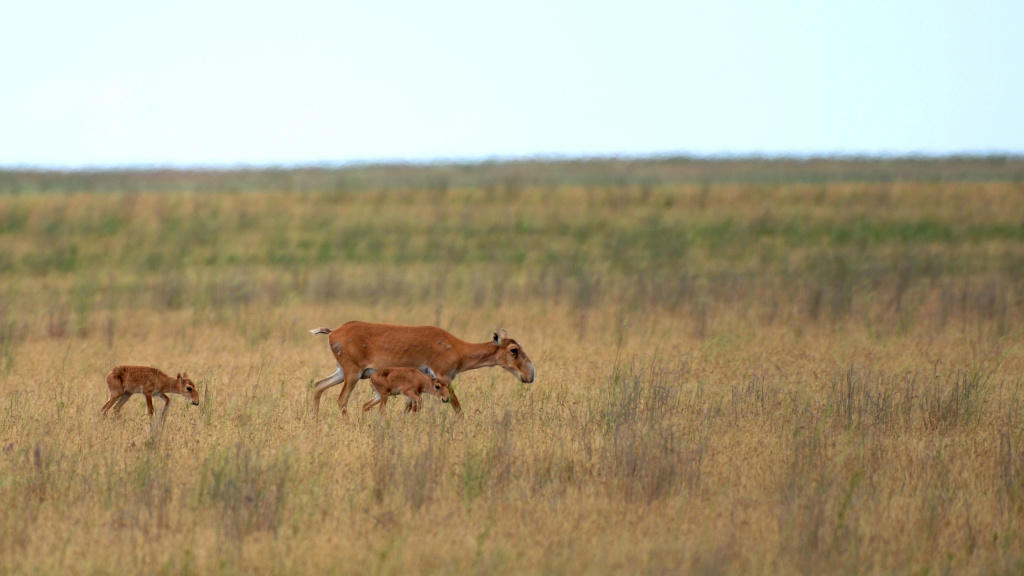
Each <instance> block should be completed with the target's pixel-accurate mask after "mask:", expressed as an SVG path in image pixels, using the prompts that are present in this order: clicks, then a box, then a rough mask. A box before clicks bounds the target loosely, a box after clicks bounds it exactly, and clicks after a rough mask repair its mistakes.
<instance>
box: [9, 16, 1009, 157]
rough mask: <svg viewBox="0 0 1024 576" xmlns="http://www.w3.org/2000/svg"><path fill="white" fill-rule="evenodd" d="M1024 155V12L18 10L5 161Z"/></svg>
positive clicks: (12, 31)
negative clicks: (670, 154)
mask: <svg viewBox="0 0 1024 576" xmlns="http://www.w3.org/2000/svg"><path fill="white" fill-rule="evenodd" d="M964 152H966V153H987V152H1011V153H1024V1H1021V0H1007V1H991V2H988V1H984V0H974V1H963V2H943V1H941V0H939V1H908V2H904V1H899V0H891V1H881V2H876V1H857V2H846V1H843V2H827V1H821V0H814V1H775V2H756V1H745V0H725V1H706V2H704V1H702V2H649V1H644V0H629V1H623V2H599V1H589V2H556V1H544V2H532V1H525V2H524V1H517V2H507V3H484V2H403V1H389V0H385V1H373V2H352V3H349V2H327V1H324V2H318V1H309V0H293V1H289V2H287V3H280V4H276V3H275V4H265V3H259V2H251V1H248V2H215V1H202V2H192V1H187V0H186V1H176V2H155V1H145V0H132V1H123V2H122V1H104V0H99V1H94V2H66V1H61V2H54V1H46V0H44V1H36V0H32V1H19V0H0V166H7V167H13V166H36V167H109V166H126V165H154V164H155V165H170V166H191V165H235V164H257V165H258V164H296V163H299V164H309V163H318V162H329V163H334V162H349V161H365V160H388V159H390V160H395V159H401V160H432V159H483V158H491V157H510V156H512V157H516V156H534V155H546V154H555V155H574V156H575V155H608V154H629V155H639V154H651V153H660V154H664V153H688V154H722V153H725V154H750V153H758V154H833V153H845V154H852V153H871V154H876V153H883V154H900V153H925V154H943V153H964Z"/></svg>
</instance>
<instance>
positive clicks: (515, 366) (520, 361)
mask: <svg viewBox="0 0 1024 576" xmlns="http://www.w3.org/2000/svg"><path fill="white" fill-rule="evenodd" d="M491 340H492V341H493V342H494V345H495V346H497V347H498V350H497V352H496V353H495V359H496V360H497V365H498V366H501V367H502V368H504V369H505V370H508V371H509V372H510V373H512V374H513V375H515V376H516V377H518V378H519V381H520V382H522V383H524V384H530V383H531V382H533V379H534V377H535V376H536V374H537V372H536V370H534V368H533V362H532V361H530V357H529V356H527V355H526V350H523V347H522V346H520V345H519V342H516V341H515V340H513V339H511V338H509V337H508V332H505V329H504V328H502V329H501V330H499V331H497V332H495V333H494V334H492V335H491Z"/></svg>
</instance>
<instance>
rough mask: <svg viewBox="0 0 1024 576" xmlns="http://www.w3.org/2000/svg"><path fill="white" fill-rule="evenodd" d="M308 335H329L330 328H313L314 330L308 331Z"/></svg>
mask: <svg viewBox="0 0 1024 576" xmlns="http://www.w3.org/2000/svg"><path fill="white" fill-rule="evenodd" d="M309 333H310V334H312V335H313V336H316V335H317V334H330V333H331V329H330V328H314V329H312V330H310V331H309Z"/></svg>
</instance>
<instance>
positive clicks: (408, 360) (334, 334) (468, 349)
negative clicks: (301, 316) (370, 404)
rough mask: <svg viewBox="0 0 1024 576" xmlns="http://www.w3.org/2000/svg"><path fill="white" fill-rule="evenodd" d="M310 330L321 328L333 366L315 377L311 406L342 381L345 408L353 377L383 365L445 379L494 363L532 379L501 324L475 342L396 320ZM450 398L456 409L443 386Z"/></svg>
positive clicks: (524, 379)
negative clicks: (319, 377)
mask: <svg viewBox="0 0 1024 576" xmlns="http://www.w3.org/2000/svg"><path fill="white" fill-rule="evenodd" d="M309 332H310V333H311V334H313V335H316V334H327V335H328V336H327V342H328V344H329V345H330V348H331V352H332V353H333V354H334V361H335V363H336V364H337V365H338V369H337V370H335V371H334V374H331V375H330V376H328V377H327V378H324V379H323V380H320V381H318V382H317V383H316V384H315V385H314V388H313V411H314V412H315V413H317V412H319V411H320V396H322V395H323V393H324V392H325V391H327V389H328V388H331V387H332V386H337V385H338V384H344V387H343V388H342V390H341V394H339V395H338V407H339V408H341V413H342V414H347V413H348V408H347V407H348V399H349V396H351V395H352V391H353V390H354V389H355V386H356V382H358V381H359V380H360V379H362V378H369V377H370V376H371V375H372V374H373V373H374V372H375V371H377V370H380V369H382V368H387V367H408V368H419V369H421V370H422V369H425V368H430V369H432V370H433V371H434V372H435V373H437V374H439V375H441V376H443V377H446V378H447V379H448V381H449V382H451V381H453V380H455V376H457V375H458V374H460V373H462V372H466V371H468V370H476V369H477V368H487V367H490V366H500V367H502V368H504V369H505V370H507V371H508V372H510V373H511V374H513V375H515V376H516V377H517V378H519V381H520V382H523V383H526V384H529V383H531V382H533V379H534V377H535V376H536V371H535V370H534V367H533V362H531V361H530V357H529V356H527V354H526V351H525V350H523V347H522V346H520V345H519V343H518V342H516V341H515V340H513V339H512V338H509V337H508V333H507V332H506V331H505V329H504V328H502V329H501V330H499V331H498V332H494V333H493V334H492V335H491V340H490V341H488V342H482V343H479V344H475V343H471V342H466V341H464V340H461V339H459V338H456V337H455V336H453V335H452V334H451V333H449V332H448V331H446V330H442V329H441V328H438V327H436V326H397V325H394V324H370V323H367V322H357V321H352V322H348V323H345V324H343V325H342V326H341V327H339V328H335V329H334V330H331V329H329V328H316V329H313V330H310V331H309ZM449 392H450V395H451V404H452V408H454V409H455V410H456V411H457V412H458V411H461V410H462V406H461V405H460V404H459V400H458V398H456V396H455V391H454V390H451V389H449Z"/></svg>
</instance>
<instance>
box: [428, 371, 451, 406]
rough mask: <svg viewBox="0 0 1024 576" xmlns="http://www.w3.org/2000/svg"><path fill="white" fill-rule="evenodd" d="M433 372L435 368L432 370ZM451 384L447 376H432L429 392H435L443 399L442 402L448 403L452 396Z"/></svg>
mask: <svg viewBox="0 0 1024 576" xmlns="http://www.w3.org/2000/svg"><path fill="white" fill-rule="evenodd" d="M430 373H431V374H433V373H434V372H433V370H431V372H430ZM450 384H451V382H449V381H448V380H447V379H446V378H438V377H437V376H431V377H430V386H428V387H427V390H426V392H427V394H433V395H434V396H437V397H438V398H440V399H441V402H445V403H447V402H448V401H449V400H451V398H452V393H451V391H450V390H449V389H448V386H449V385H450Z"/></svg>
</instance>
